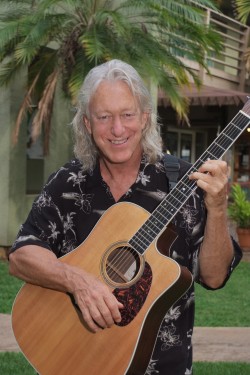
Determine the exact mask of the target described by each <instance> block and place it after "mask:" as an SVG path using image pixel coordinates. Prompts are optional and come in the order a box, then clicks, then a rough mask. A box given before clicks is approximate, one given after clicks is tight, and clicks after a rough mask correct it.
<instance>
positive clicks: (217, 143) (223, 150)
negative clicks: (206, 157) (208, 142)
mask: <svg viewBox="0 0 250 375" xmlns="http://www.w3.org/2000/svg"><path fill="white" fill-rule="evenodd" d="M214 143H215V145H216V146H217V147H219V148H221V150H222V152H225V148H224V147H222V146H221V145H220V144H219V142H215V141H214Z"/></svg>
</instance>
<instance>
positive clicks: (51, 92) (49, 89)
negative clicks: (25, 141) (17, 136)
mask: <svg viewBox="0 0 250 375" xmlns="http://www.w3.org/2000/svg"><path fill="white" fill-rule="evenodd" d="M58 76H59V70H55V71H54V72H53V73H52V74H51V75H50V76H49V77H48V79H47V82H46V85H45V89H44V91H43V93H42V97H41V99H40V101H39V103H38V109H37V113H36V115H35V117H34V119H33V123H32V131H31V138H32V140H33V141H35V140H36V139H37V137H38V136H39V135H40V133H41V128H42V126H43V124H44V126H45V128H46V129H47V132H45V136H46V139H45V149H44V152H45V154H47V153H48V146H49V132H48V130H49V129H50V125H51V116H52V109H53V102H54V97H55V90H56V85H57V82H58Z"/></svg>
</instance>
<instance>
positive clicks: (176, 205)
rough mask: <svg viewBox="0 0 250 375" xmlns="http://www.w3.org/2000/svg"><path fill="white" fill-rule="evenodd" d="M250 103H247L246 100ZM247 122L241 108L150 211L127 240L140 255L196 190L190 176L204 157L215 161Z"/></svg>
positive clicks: (234, 139)
mask: <svg viewBox="0 0 250 375" xmlns="http://www.w3.org/2000/svg"><path fill="white" fill-rule="evenodd" d="M248 104H249V103H248ZM249 123H250V117H248V116H247V115H246V113H244V112H243V111H240V112H239V113H238V114H237V115H236V116H235V117H234V118H233V120H232V121H231V122H230V123H229V124H228V125H227V127H226V128H225V129H224V130H223V131H222V132H221V133H220V134H219V135H218V137H217V138H216V139H215V140H214V141H213V143H212V144H211V145H210V146H209V147H208V149H207V150H206V151H205V152H204V153H203V154H202V155H201V157H200V158H199V159H198V160H197V161H196V162H195V163H194V164H193V165H192V167H191V168H190V169H189V170H188V171H187V173H186V174H185V175H184V176H183V177H182V179H181V180H180V181H179V182H178V183H177V184H176V186H175V187H174V188H173V189H172V190H171V192H170V193H169V194H168V195H167V196H166V197H165V198H164V199H163V201H162V202H161V203H160V204H159V205H158V206H157V208H156V209H155V210H154V211H153V213H152V214H151V215H150V217H149V218H148V219H147V221H146V222H145V223H144V224H143V225H142V226H141V228H140V229H139V230H138V231H137V232H136V233H135V235H134V236H133V237H132V238H131V239H130V241H129V243H130V245H131V246H132V247H133V248H134V249H135V250H136V251H137V252H138V253H140V254H143V253H144V252H145V251H146V250H147V248H148V247H149V246H150V244H151V243H152V242H153V241H154V240H155V239H156V238H157V236H158V235H159V234H160V233H161V232H162V230H163V229H164V228H165V227H166V226H167V225H168V224H169V223H170V221H171V220H172V219H173V218H174V216H175V215H176V214H177V212H178V211H179V210H180V209H181V207H182V206H183V205H184V203H185V202H186V201H187V200H188V198H189V197H190V196H191V195H192V194H193V193H194V191H195V190H196V187H197V185H196V182H195V181H193V180H190V179H189V175H190V174H191V173H193V172H195V171H197V170H198V169H199V168H200V166H201V165H202V164H204V162H205V161H206V160H209V159H213V160H218V159H219V158H221V157H222V156H223V155H224V154H225V152H226V151H227V150H228V149H229V148H230V147H231V146H232V144H233V143H234V142H235V141H236V139H237V138H238V137H239V136H240V134H241V133H242V132H243V131H244V130H245V129H246V127H247V126H248V124H249Z"/></svg>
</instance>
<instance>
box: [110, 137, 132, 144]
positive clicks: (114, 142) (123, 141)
mask: <svg viewBox="0 0 250 375" xmlns="http://www.w3.org/2000/svg"><path fill="white" fill-rule="evenodd" d="M127 140H128V138H125V139H120V140H116V141H115V140H113V141H112V140H111V141H110V142H111V143H112V144H113V145H122V144H124V143H126V142H127Z"/></svg>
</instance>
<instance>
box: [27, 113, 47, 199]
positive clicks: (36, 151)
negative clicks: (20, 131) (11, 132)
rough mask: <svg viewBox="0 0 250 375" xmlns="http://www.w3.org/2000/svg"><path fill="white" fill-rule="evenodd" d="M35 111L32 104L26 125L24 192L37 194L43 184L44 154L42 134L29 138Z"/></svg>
mask: <svg viewBox="0 0 250 375" xmlns="http://www.w3.org/2000/svg"><path fill="white" fill-rule="evenodd" d="M35 112H36V106H33V110H32V113H31V114H30V115H29V118H28V126H27V147H26V194H38V193H40V191H41V188H42V186H43V176H44V156H43V145H42V136H41V135H40V136H39V137H38V139H37V140H36V141H35V142H32V140H31V123H32V119H33V117H34V115H35Z"/></svg>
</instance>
